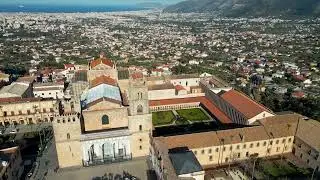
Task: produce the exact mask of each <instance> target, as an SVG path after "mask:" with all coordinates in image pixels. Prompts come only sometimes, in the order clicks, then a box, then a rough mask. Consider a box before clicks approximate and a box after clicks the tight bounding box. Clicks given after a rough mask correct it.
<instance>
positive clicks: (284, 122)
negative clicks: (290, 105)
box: [259, 114, 301, 138]
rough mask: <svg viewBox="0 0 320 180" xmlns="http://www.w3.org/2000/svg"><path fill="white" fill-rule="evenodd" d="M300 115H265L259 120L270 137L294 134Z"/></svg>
mask: <svg viewBox="0 0 320 180" xmlns="http://www.w3.org/2000/svg"><path fill="white" fill-rule="evenodd" d="M300 118H301V115H298V114H284V115H276V116H271V117H266V118H264V119H261V120H259V122H260V123H261V124H262V125H263V126H264V128H265V130H266V131H267V133H268V135H270V136H271V137H274V138H277V137H285V136H294V135H295V133H296V128H297V124H298V120H299V119H300Z"/></svg>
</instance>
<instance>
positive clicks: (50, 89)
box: [33, 82, 64, 99]
mask: <svg viewBox="0 0 320 180" xmlns="http://www.w3.org/2000/svg"><path fill="white" fill-rule="evenodd" d="M33 94H34V96H35V97H41V98H44V99H62V98H63V96H64V83H63V82H62V83H36V84H34V85H33Z"/></svg>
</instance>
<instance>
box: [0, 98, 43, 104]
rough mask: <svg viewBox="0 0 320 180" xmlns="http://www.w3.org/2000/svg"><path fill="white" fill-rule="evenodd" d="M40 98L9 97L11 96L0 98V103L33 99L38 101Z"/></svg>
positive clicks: (32, 100)
mask: <svg viewBox="0 0 320 180" xmlns="http://www.w3.org/2000/svg"><path fill="white" fill-rule="evenodd" d="M40 100H41V98H21V97H11V98H0V103H18V102H34V101H40Z"/></svg>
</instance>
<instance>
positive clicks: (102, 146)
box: [53, 55, 152, 168]
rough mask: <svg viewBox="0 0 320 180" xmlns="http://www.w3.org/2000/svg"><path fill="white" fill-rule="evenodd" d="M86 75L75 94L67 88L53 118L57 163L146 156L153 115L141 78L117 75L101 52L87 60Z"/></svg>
mask: <svg viewBox="0 0 320 180" xmlns="http://www.w3.org/2000/svg"><path fill="white" fill-rule="evenodd" d="M85 74H86V76H87V77H86V78H85V79H86V82H85V83H86V84H87V85H86V86H85V87H84V88H83V89H82V90H81V91H79V92H80V93H79V92H73V94H72V93H71V94H72V98H71V100H70V101H68V102H64V105H65V107H64V111H63V112H62V113H59V115H56V116H55V118H54V121H53V128H54V134H55V142H56V150H57V156H58V162H59V167H60V168H66V167H75V166H92V165H97V164H104V163H110V162H117V161H123V160H130V159H132V158H136V157H143V156H147V155H148V154H149V149H150V143H149V142H150V137H151V136H152V135H151V133H152V115H151V113H150V112H149V102H148V88H147V85H146V82H145V79H144V77H143V76H128V78H125V79H121V80H119V79H118V70H117V67H116V64H115V63H114V62H112V61H111V60H109V59H107V58H105V57H104V56H103V55H100V58H98V59H95V60H92V61H90V62H89V64H88V68H87V70H86V71H85ZM73 83H74V86H76V82H72V83H71V84H70V85H71V86H73ZM77 93H78V95H76V94H77ZM70 104H71V106H72V107H71V108H67V107H68V106H70ZM76 107H78V108H76Z"/></svg>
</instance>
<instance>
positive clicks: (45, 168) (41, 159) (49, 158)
mask: <svg viewBox="0 0 320 180" xmlns="http://www.w3.org/2000/svg"><path fill="white" fill-rule="evenodd" d="M46 147H47V148H45V149H44V151H43V153H42V156H38V158H37V162H38V166H37V168H36V169H35V171H34V174H33V175H32V177H31V178H30V180H43V179H45V176H46V175H47V173H53V170H54V169H55V168H56V167H57V166H58V162H57V155H56V149H55V145H54V137H53V138H52V139H51V140H50V141H49V142H48V143H47V146H46Z"/></svg>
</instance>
